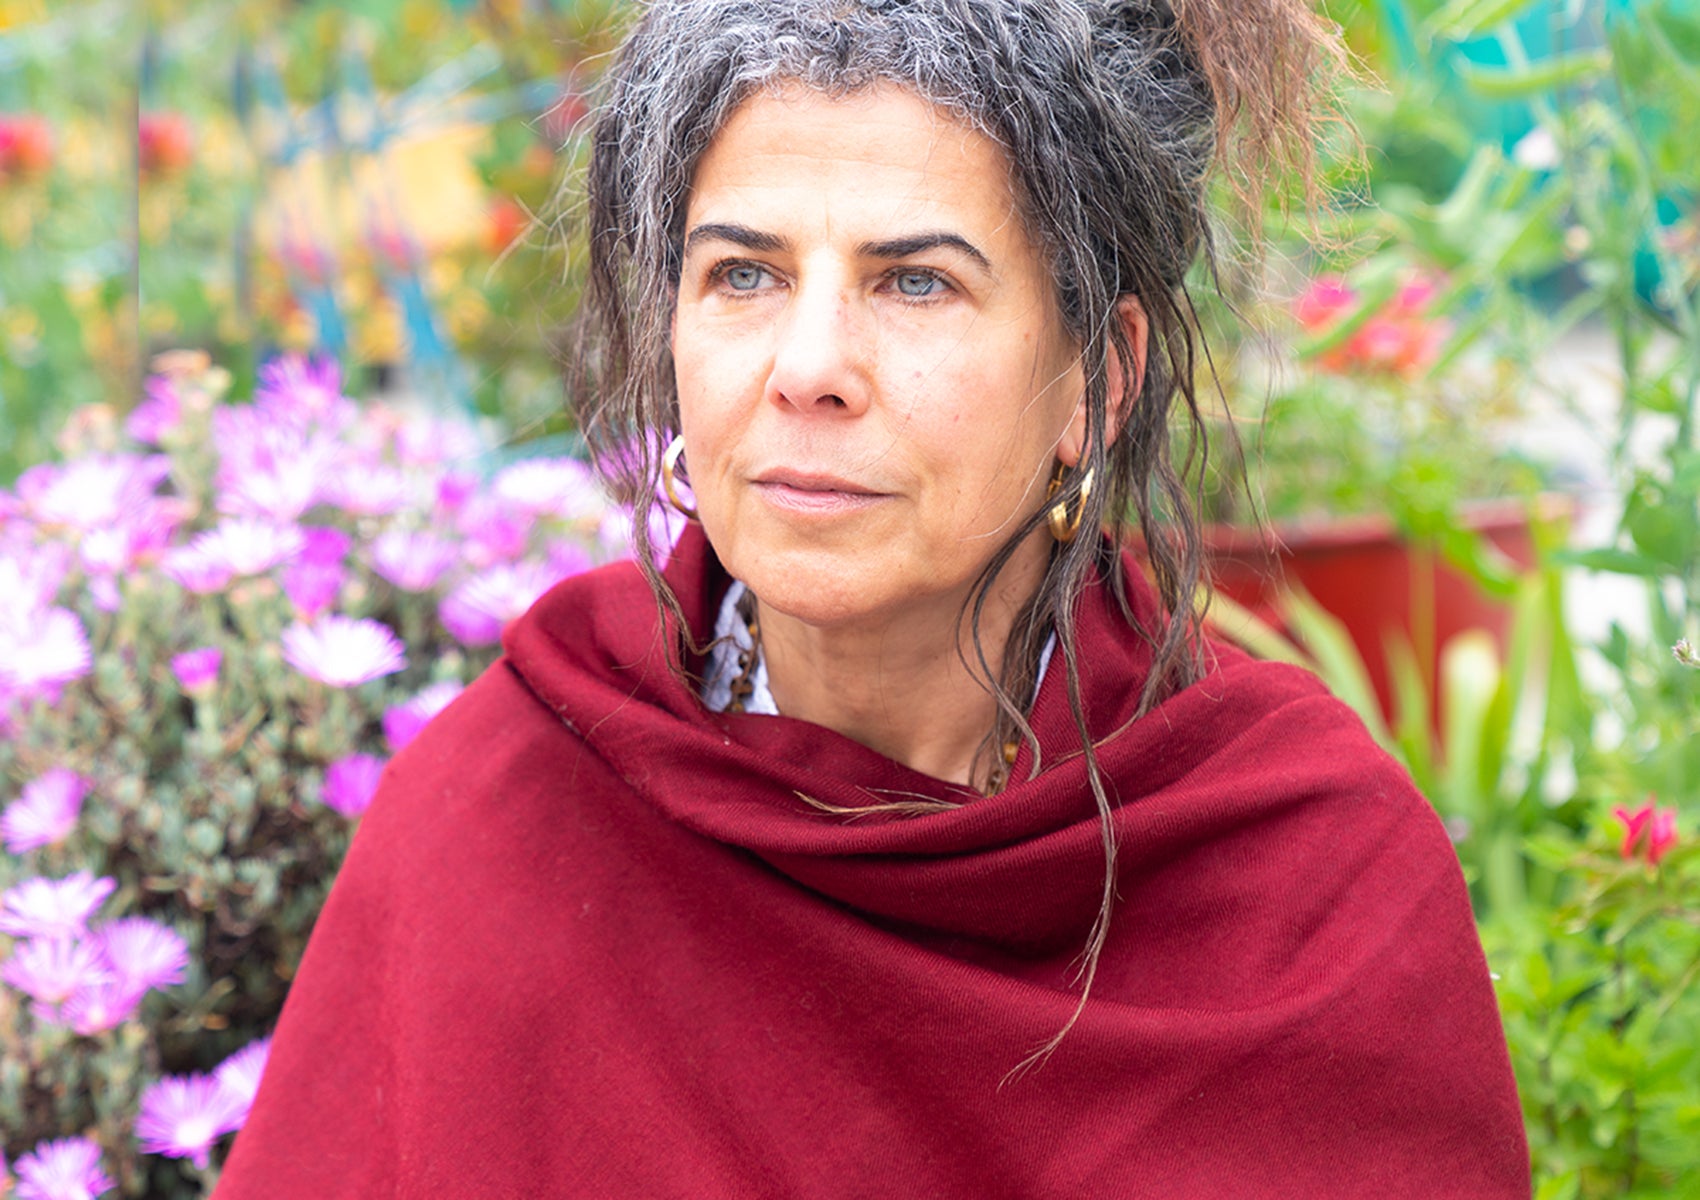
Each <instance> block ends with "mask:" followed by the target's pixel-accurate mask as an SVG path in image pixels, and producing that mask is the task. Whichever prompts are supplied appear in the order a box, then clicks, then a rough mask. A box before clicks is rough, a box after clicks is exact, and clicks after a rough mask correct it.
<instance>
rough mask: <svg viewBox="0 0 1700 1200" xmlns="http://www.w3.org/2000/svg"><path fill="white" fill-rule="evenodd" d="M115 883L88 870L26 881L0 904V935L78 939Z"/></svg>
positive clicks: (18, 885) (115, 885) (9, 893)
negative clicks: (59, 876)
mask: <svg viewBox="0 0 1700 1200" xmlns="http://www.w3.org/2000/svg"><path fill="white" fill-rule="evenodd" d="M117 886H118V881H117V880H115V879H109V878H107V877H105V876H102V877H101V878H99V879H96V878H95V877H94V875H93V874H92V873H90V872H88V871H78V872H76V873H75V874H72V875H67V876H65V878H63V879H47V878H35V879H26V880H24V881H23V882H22V883H20V884H17V885H15V886H14V887H12V888H11V889H10V890H9V891H7V892H6V894H5V895H4V896H3V897H0V901H3V907H0V933H9V934H11V935H12V936H13V937H23V938H40V937H45V938H54V937H81V936H83V934H85V933H87V932H88V920H89V917H90V916H92V915H93V914H94V910H95V909H97V908H99V907H100V905H101V902H102V901H103V900H105V899H106V898H107V897H108V896H110V895H111V894H112V892H113V889H114V888H116V887H117Z"/></svg>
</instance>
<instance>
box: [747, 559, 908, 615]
mask: <svg viewBox="0 0 1700 1200" xmlns="http://www.w3.org/2000/svg"><path fill="white" fill-rule="evenodd" d="M720 557H721V561H722V562H723V563H725V564H726V569H727V570H728V571H730V572H731V573H732V574H733V575H734V576H736V577H737V578H739V579H742V580H743V581H744V582H745V583H746V584H748V585H749V587H750V590H751V591H753V592H755V594H756V595H757V596H758V597H760V599H761V602H762V604H763V605H764V606H765V607H767V608H770V609H773V610H774V611H776V612H780V613H783V614H785V615H786V616H787V617H790V618H792V619H793V620H796V621H801V622H803V623H804V624H806V625H813V626H816V627H829V626H834V625H845V624H852V623H854V622H856V621H859V620H864V619H866V618H869V617H873V616H876V615H878V614H880V613H883V612H889V611H891V610H892V609H894V608H901V607H902V606H903V600H902V596H901V589H900V588H894V587H893V584H894V583H895V582H896V581H897V573H896V572H894V571H892V570H891V569H890V568H889V567H888V566H887V565H886V564H885V563H883V562H881V561H880V559H879V557H878V556H873V555H869V554H868V553H866V552H865V551H864V552H861V553H855V554H847V553H845V552H844V551H841V550H837V549H828V548H825V547H820V546H804V547H798V546H792V547H786V548H783V549H779V548H773V547H768V546H761V547H755V546H743V547H739V548H736V549H732V550H731V551H730V552H729V553H722V554H721V556H720ZM913 599H917V600H918V599H920V597H919V596H915V597H913Z"/></svg>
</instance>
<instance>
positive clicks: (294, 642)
mask: <svg viewBox="0 0 1700 1200" xmlns="http://www.w3.org/2000/svg"><path fill="white" fill-rule="evenodd" d="M404 649H405V648H404V647H403V646H402V644H401V639H400V638H398V637H396V635H395V632H394V631H393V630H391V629H390V627H389V626H387V625H384V624H382V623H381V622H378V621H364V620H355V619H354V618H352V617H320V618H319V619H318V620H317V621H314V622H313V623H312V624H310V625H307V624H302V623H301V622H296V623H295V624H294V625H291V626H290V627H289V628H288V629H286V630H284V631H283V660H284V662H286V663H288V664H289V665H290V666H292V667H294V668H295V669H296V670H297V671H300V672H301V673H302V674H303V675H305V676H307V677H308V678H309V679H316V680H318V681H319V682H320V683H324V684H329V685H330V686H331V687H353V686H355V685H356V684H360V683H365V682H367V681H368V680H372V679H377V678H379V677H380V676H384V675H391V674H394V673H395V672H397V671H399V670H401V669H402V668H403V667H405V666H406V665H407V657H406V655H405V654H404V652H403V651H404Z"/></svg>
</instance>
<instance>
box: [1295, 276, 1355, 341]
mask: <svg viewBox="0 0 1700 1200" xmlns="http://www.w3.org/2000/svg"><path fill="white" fill-rule="evenodd" d="M1357 303H1358V294H1357V293H1356V292H1355V291H1353V290H1352V289H1351V287H1350V286H1348V285H1347V283H1346V281H1345V279H1343V278H1342V277H1341V276H1339V275H1318V276H1317V277H1316V278H1315V279H1313V280H1311V281H1310V284H1309V286H1307V287H1306V288H1305V290H1304V291H1303V292H1302V293H1300V295H1299V298H1298V299H1297V300H1295V301H1294V302H1293V316H1295V317H1296V318H1298V322H1299V324H1300V325H1303V326H1304V327H1305V328H1306V329H1309V330H1319V329H1323V328H1326V327H1327V326H1329V325H1332V324H1334V322H1336V321H1338V320H1339V319H1340V318H1342V317H1344V316H1345V315H1346V314H1347V313H1349V312H1350V311H1351V310H1352V309H1353V308H1354V307H1356V305H1357Z"/></svg>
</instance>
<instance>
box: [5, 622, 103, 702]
mask: <svg viewBox="0 0 1700 1200" xmlns="http://www.w3.org/2000/svg"><path fill="white" fill-rule="evenodd" d="M93 664H94V655H93V653H92V651H90V649H89V639H88V635H87V634H86V633H84V632H83V624H82V622H81V621H79V620H77V615H76V614H75V613H73V612H72V611H71V610H70V609H68V608H49V609H45V610H41V611H38V612H33V613H31V612H24V613H12V614H10V616H8V614H7V613H5V612H4V611H0V692H8V691H9V692H16V693H18V694H19V695H22V696H26V697H27V696H35V695H52V694H54V693H56V692H57V690H58V689H59V688H61V687H63V686H64V685H65V684H67V683H70V682H71V681H72V680H75V679H81V678H82V677H83V676H84V675H87V674H88V673H89V671H90V669H91V668H92V667H93Z"/></svg>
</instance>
